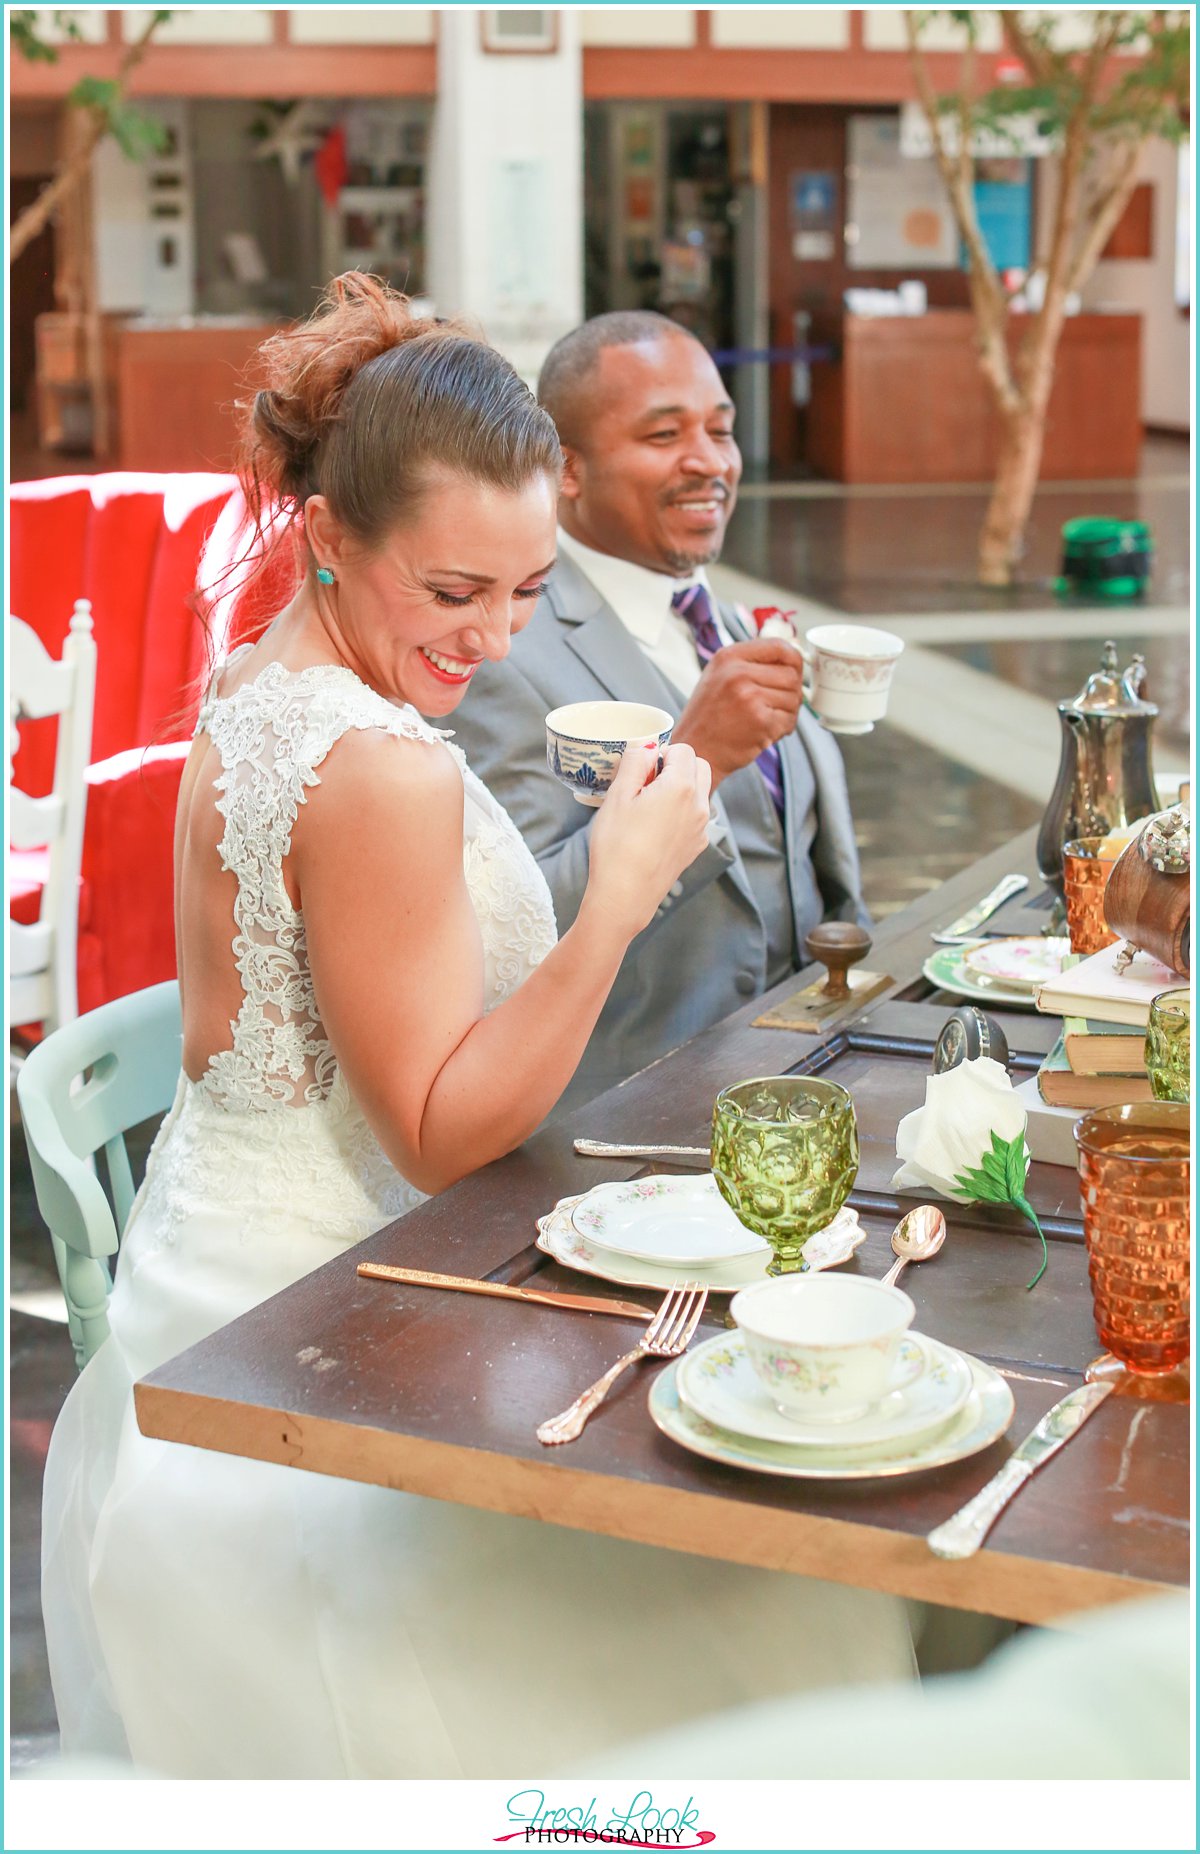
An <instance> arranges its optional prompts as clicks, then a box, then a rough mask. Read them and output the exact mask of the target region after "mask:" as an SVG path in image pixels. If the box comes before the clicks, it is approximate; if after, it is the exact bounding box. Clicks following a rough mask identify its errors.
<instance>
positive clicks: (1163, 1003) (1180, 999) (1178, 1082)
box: [1146, 985, 1192, 1102]
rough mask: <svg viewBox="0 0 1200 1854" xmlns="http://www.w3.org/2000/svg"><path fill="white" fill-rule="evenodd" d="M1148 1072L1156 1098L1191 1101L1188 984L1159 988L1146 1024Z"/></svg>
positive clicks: (1190, 1037) (1190, 1005)
mask: <svg viewBox="0 0 1200 1854" xmlns="http://www.w3.org/2000/svg"><path fill="white" fill-rule="evenodd" d="M1146 1073H1147V1075H1149V1077H1150V1086H1151V1088H1152V1090H1153V1091H1154V1098H1155V1100H1156V1101H1184V1102H1187V1101H1190V1100H1191V1095H1192V994H1191V992H1190V990H1189V989H1188V987H1187V986H1186V985H1183V986H1180V987H1178V988H1177V989H1176V990H1174V991H1160V992H1159V994H1158V996H1157V998H1155V999H1154V1001H1153V1003H1152V1004H1151V1006H1150V1017H1149V1020H1148V1022H1147V1025H1146Z"/></svg>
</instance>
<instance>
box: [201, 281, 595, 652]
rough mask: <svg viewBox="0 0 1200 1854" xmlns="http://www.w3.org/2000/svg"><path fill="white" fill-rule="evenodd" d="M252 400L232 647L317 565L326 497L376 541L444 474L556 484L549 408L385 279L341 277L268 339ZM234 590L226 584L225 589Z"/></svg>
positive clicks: (456, 325) (502, 364)
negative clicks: (246, 520) (313, 530)
mask: <svg viewBox="0 0 1200 1854" xmlns="http://www.w3.org/2000/svg"><path fill="white" fill-rule="evenodd" d="M249 384H250V385H251V386H252V387H254V388H255V389H256V390H255V391H254V394H253V398H251V399H248V400H245V401H241V402H239V405H238V411H239V413H240V415H241V452H240V459H239V464H238V477H239V480H240V483H241V486H242V493H243V495H244V496H245V499H246V505H247V508H248V511H249V516H250V522H251V531H250V534H249V540H248V543H247V546H246V549H245V552H244V554H243V556H242V558H241V559H240V560H239V561H238V562H237V563H235V565H234V566H233V567H232V568H230V569H229V573H228V574H225V575H222V576H221V579H220V580H218V582H217V585H216V587H213V588H210V589H209V590H210V593H216V594H217V595H218V596H219V595H220V593H221V591H222V582H224V581H227V580H228V578H229V577H230V576H231V575H236V577H237V582H238V592H237V595H236V607H237V612H238V615H237V616H236V617H235V619H234V623H233V626H232V630H231V636H230V640H229V641H230V642H231V643H236V642H240V641H242V640H243V639H244V638H246V637H247V636H252V635H254V634H255V633H256V632H257V631H259V630H261V629H262V628H263V625H264V624H265V623H266V621H267V619H268V618H269V617H270V616H272V615H273V613H272V611H268V610H266V609H264V606H265V604H267V603H269V604H271V605H272V606H273V607H274V609H278V604H279V603H286V596H290V595H286V594H285V597H284V598H283V599H282V600H280V599H279V598H278V594H279V592H280V591H281V590H284V589H285V588H286V585H287V583H288V581H289V580H290V582H291V585H292V588H293V589H294V587H295V585H296V584H297V583H298V582H299V580H300V578H301V577H302V576H303V572H304V569H305V548H304V528H303V512H304V504H305V502H306V501H307V500H308V498H309V496H311V495H315V494H317V493H320V494H321V495H323V496H325V497H326V499H327V500H328V502H329V506H330V508H331V509H332V511H333V513H334V515H335V516H336V517H337V518H338V520H339V521H340V522H342V523H343V524H344V525H345V527H346V528H347V529H348V530H349V531H350V533H351V534H353V535H354V536H355V537H356V538H357V539H358V540H360V541H362V542H363V543H364V544H366V545H367V546H372V545H374V544H375V543H377V542H379V541H380V540H382V538H383V537H384V535H385V534H387V533H388V532H389V531H390V530H391V529H393V528H394V527H395V526H396V525H397V524H399V523H401V522H403V521H404V520H406V519H411V517H412V516H413V515H414V514H415V513H416V510H417V508H418V507H419V505H420V501H421V497H422V495H423V493H424V492H425V490H426V489H427V487H428V484H429V479H430V477H431V475H432V474H434V473H435V472H436V471H438V470H445V471H447V472H453V473H454V474H457V475H460V476H465V477H468V478H470V479H472V480H474V481H475V482H480V483H490V484H495V485H497V486H499V487H501V488H505V489H518V488H520V487H521V486H522V485H523V484H525V483H527V482H528V481H529V480H530V478H531V477H534V476H537V475H539V474H545V475H547V476H549V477H552V478H553V479H554V480H555V481H557V480H558V477H559V475H560V473H561V470H562V453H561V451H560V449H559V444H558V437H557V434H556V432H555V429H554V424H553V422H552V420H551V419H550V417H549V415H548V414H547V413H546V412H545V411H543V409H542V408H541V407H540V406H539V405H538V403H537V401H536V399H535V398H534V396H533V394H532V393H531V392H530V391H529V389H528V387H527V386H526V385H525V383H524V382H523V381H522V380H521V378H520V376H519V375H518V374H517V373H516V372H515V371H514V370H513V368H512V367H511V366H510V365H509V363H508V362H507V361H506V360H505V359H504V358H503V356H501V355H500V354H498V353H497V352H496V350H495V349H494V348H490V347H488V345H487V344H486V342H483V341H479V340H476V339H475V338H474V337H473V336H472V335H471V333H470V331H469V330H468V329H467V328H466V327H465V326H464V325H463V324H462V323H460V322H451V321H440V320H438V321H435V320H433V319H431V318H428V317H420V316H415V315H414V314H413V312H412V309H411V307H410V306H409V302H408V299H407V297H404V296H401V295H399V294H398V293H397V292H396V291H394V290H391V289H389V288H388V286H387V285H386V284H384V283H381V282H380V281H379V279H378V278H376V277H369V276H366V275H364V274H363V273H362V272H361V271H353V270H352V271H347V272H346V273H345V274H344V275H343V276H340V277H335V278H334V279H333V281H332V283H331V284H330V285H329V287H328V289H327V291H326V293H325V296H324V298H323V300H322V302H321V304H320V306H319V307H318V309H317V310H316V312H315V313H314V314H313V315H312V316H310V317H309V318H308V320H307V321H305V322H300V323H297V324H296V325H295V326H294V327H292V328H287V329H283V330H281V331H280V333H279V334H276V335H271V336H270V337H269V338H268V339H267V340H266V341H264V342H263V344H262V346H261V347H260V348H259V350H258V353H257V355H256V357H255V362H254V364H253V365H252V368H251V370H250V379H249ZM225 589H226V590H227V589H228V588H227V587H226V588H225Z"/></svg>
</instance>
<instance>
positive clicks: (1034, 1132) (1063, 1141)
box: [1013, 1075, 1079, 1171]
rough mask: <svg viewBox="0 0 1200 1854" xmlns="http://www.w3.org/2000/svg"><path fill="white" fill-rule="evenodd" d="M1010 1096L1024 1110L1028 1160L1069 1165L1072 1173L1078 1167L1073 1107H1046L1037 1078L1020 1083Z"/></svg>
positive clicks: (1076, 1113)
mask: <svg viewBox="0 0 1200 1854" xmlns="http://www.w3.org/2000/svg"><path fill="white" fill-rule="evenodd" d="M1013 1093H1014V1094H1015V1095H1016V1097H1017V1099H1018V1101H1020V1103H1021V1105H1022V1106H1023V1107H1024V1109H1025V1114H1026V1122H1025V1144H1026V1145H1027V1146H1028V1148H1029V1156H1030V1158H1031V1159H1037V1160H1040V1162H1041V1163H1042V1164H1043V1165H1069V1166H1070V1167H1071V1169H1072V1171H1074V1170H1075V1169H1076V1168H1077V1167H1078V1163H1079V1159H1078V1150H1077V1148H1076V1145H1075V1122H1076V1121H1077V1120H1078V1119H1079V1113H1078V1111H1077V1110H1076V1109H1075V1108H1073V1107H1050V1106H1048V1105H1047V1103H1046V1102H1045V1101H1043V1099H1042V1097H1041V1095H1040V1094H1039V1093H1038V1078H1037V1076H1036V1075H1030V1076H1029V1078H1028V1079H1027V1080H1026V1081H1023V1082H1020V1083H1019V1084H1018V1086H1017V1087H1016V1088H1014V1089H1013Z"/></svg>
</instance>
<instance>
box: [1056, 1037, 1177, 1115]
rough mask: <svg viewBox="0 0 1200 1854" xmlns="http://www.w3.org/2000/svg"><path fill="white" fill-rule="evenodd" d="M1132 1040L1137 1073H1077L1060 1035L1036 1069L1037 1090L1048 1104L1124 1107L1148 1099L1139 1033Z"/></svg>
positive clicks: (1149, 1096) (1057, 1105)
mask: <svg viewBox="0 0 1200 1854" xmlns="http://www.w3.org/2000/svg"><path fill="white" fill-rule="evenodd" d="M1127 1040H1128V1039H1127ZM1132 1040H1133V1042H1134V1043H1135V1044H1136V1047H1137V1052H1138V1061H1139V1072H1138V1073H1136V1074H1128V1075H1126V1074H1123V1073H1119V1072H1118V1073H1114V1074H1111V1075H1088V1074H1078V1075H1077V1074H1076V1073H1075V1071H1074V1070H1073V1069H1072V1067H1071V1065H1070V1063H1069V1062H1068V1061H1067V1052H1066V1050H1065V1049H1064V1047H1063V1043H1064V1038H1063V1037H1061V1036H1060V1037H1059V1039H1058V1041H1057V1043H1056V1044H1055V1045H1054V1048H1053V1049H1052V1050H1051V1051H1050V1054H1049V1055H1048V1056H1047V1057H1046V1059H1045V1061H1044V1062H1043V1063H1042V1066H1041V1068H1040V1069H1039V1070H1038V1072H1037V1084H1038V1093H1039V1094H1040V1095H1041V1097H1042V1100H1043V1101H1045V1103H1046V1105H1047V1107H1080V1108H1083V1107H1124V1106H1125V1105H1126V1103H1127V1102H1130V1101H1149V1100H1151V1099H1152V1098H1153V1091H1152V1089H1151V1087H1150V1077H1149V1076H1148V1075H1147V1074H1146V1071H1145V1068H1144V1067H1142V1066H1141V1048H1142V1042H1141V1037H1140V1036H1138V1035H1137V1034H1135V1035H1134V1037H1133V1039H1132Z"/></svg>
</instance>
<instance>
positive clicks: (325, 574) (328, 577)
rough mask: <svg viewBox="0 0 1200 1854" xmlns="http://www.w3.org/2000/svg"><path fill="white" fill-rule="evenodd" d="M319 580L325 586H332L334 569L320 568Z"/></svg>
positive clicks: (318, 572)
mask: <svg viewBox="0 0 1200 1854" xmlns="http://www.w3.org/2000/svg"><path fill="white" fill-rule="evenodd" d="M317 578H318V579H319V580H320V582H321V584H322V585H323V586H332V584H333V568H332V567H318V568H317Z"/></svg>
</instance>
